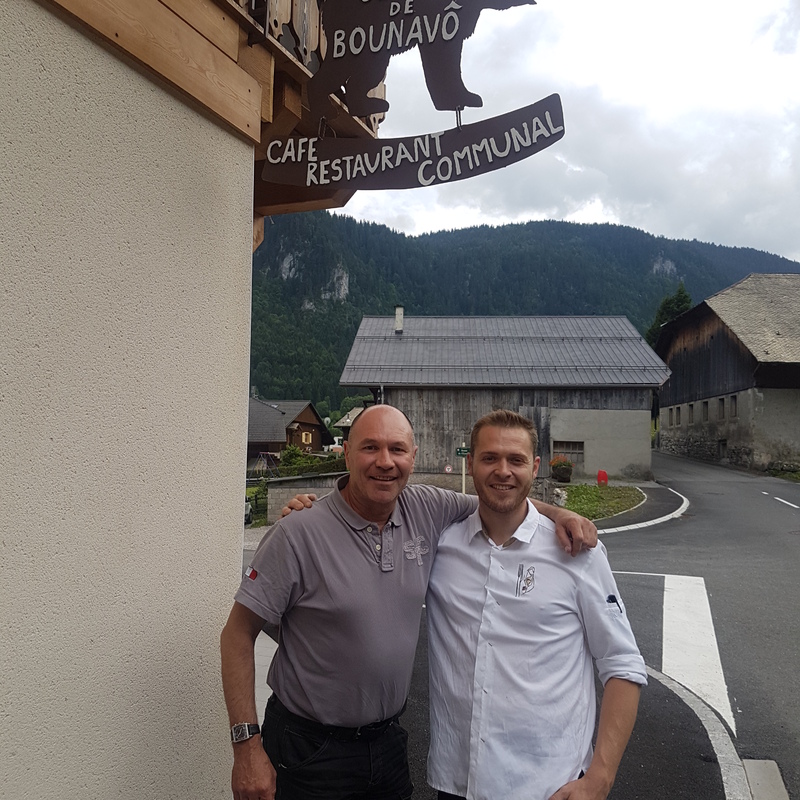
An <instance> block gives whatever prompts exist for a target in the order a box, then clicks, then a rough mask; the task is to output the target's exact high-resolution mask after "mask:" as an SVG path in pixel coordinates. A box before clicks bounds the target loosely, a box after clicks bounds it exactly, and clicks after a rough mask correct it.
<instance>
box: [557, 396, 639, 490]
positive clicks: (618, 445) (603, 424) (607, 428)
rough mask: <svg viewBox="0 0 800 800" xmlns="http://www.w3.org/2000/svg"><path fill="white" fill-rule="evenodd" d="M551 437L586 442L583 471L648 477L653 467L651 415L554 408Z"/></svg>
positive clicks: (587, 473)
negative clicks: (602, 471) (600, 471)
mask: <svg viewBox="0 0 800 800" xmlns="http://www.w3.org/2000/svg"><path fill="white" fill-rule="evenodd" d="M550 436H551V437H552V438H553V439H554V440H557V441H570V442H583V443H584V461H583V470H584V472H585V473H586V475H595V474H596V473H597V471H598V470H601V469H603V470H605V471H606V472H607V473H608V474H609V475H615V476H626V477H637V478H641V477H647V476H648V475H649V473H650V467H651V463H652V462H651V450H650V412H649V411H619V410H594V411H592V410H589V409H580V410H578V409H563V408H561V409H554V410H553V411H552V412H551V417H550Z"/></svg>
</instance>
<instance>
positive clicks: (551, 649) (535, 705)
mask: <svg viewBox="0 0 800 800" xmlns="http://www.w3.org/2000/svg"><path fill="white" fill-rule="evenodd" d="M536 439H537V434H536V430H535V428H534V427H533V425H532V424H531V422H530V421H529V420H527V419H526V418H525V417H522V416H520V415H519V414H516V413H514V412H512V411H495V412H492V413H491V414H487V415H486V416H484V417H482V418H481V419H480V420H478V422H477V423H476V424H475V427H474V428H473V431H472V441H471V453H470V456H469V457H468V462H467V463H468V465H469V470H470V474H471V475H472V478H473V481H474V483H475V489H476V491H477V494H478V498H479V505H478V510H477V511H476V512H475V513H473V514H472V515H471V516H470V517H468V518H467V519H466V520H464V521H462V522H456V523H454V524H453V525H451V526H450V527H449V528H447V530H445V531H444V532H443V533H442V536H441V538H440V540H439V549H438V551H437V557H436V561H435V563H434V566H433V570H432V572H431V578H430V584H429V588H428V597H427V608H428V631H429V637H428V645H429V664H430V667H429V668H430V702H431V705H430V715H431V746H430V751H429V755H428V782H429V783H430V784H431V786H433V787H434V788H435V789H438V790H439V798H440V800H458V799H459V798H468V800H497V798H503V800H548V798H550V800H567V799H568V798H569V800H604V799H605V798H606V796H607V795H608V792H609V790H610V789H611V786H612V784H613V782H614V778H615V776H616V772H617V768H618V766H619V762H620V759H621V758H622V754H623V751H624V749H625V747H626V745H627V742H628V738H629V737H630V733H631V730H632V728H633V724H634V721H635V719H636V712H637V707H638V702H639V691H640V686H641V685H644V684H646V682H647V677H646V671H645V665H644V661H643V660H642V657H641V655H640V654H639V650H638V648H637V646H636V642H635V640H634V637H633V633H632V631H631V628H630V625H629V623H628V620H627V617H626V614H625V607H624V606H623V604H622V601H621V600H620V596H619V591H618V590H617V587H616V585H615V582H614V578H613V576H612V574H611V568H610V567H609V565H608V559H607V557H606V551H605V548H604V547H603V545H602V544H600V545H598V547H597V548H596V549H595V550H593V551H591V552H589V553H587V554H585V555H584V556H582V557H581V558H579V559H574V560H573V559H570V558H569V556H568V555H566V554H565V553H564V551H563V550H562V549H561V548H560V547H558V546H557V545H556V543H555V537H554V536H553V525H552V523H551V522H550V520H548V519H546V518H544V517H541V516H540V515H539V514H538V512H537V511H536V509H535V508H534V506H533V504H532V503H531V502H530V501H529V500H528V493H529V491H530V488H531V485H532V483H533V479H534V478H535V477H536V473H537V470H538V467H539V458H538V457H537V456H536V455H535V453H536V444H537V441H536ZM593 659H594V660H595V661H596V663H597V668H598V672H599V676H600V679H601V680H602V682H603V683H604V684H605V690H604V693H603V700H602V706H601V710H600V725H599V730H598V736H597V748H596V750H595V751H594V753H593V752H592V734H593V731H594V722H595V691H594V673H593V668H592V660H593Z"/></svg>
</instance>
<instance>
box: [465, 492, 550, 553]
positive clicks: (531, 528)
mask: <svg viewBox="0 0 800 800" xmlns="http://www.w3.org/2000/svg"><path fill="white" fill-rule="evenodd" d="M527 502H528V513H527V514H526V515H525V519H524V520H522V522H521V523H520V526H519V527H518V528H517V529H516V530H515V531H514V535H513V536H512V537H511V538H510V539H509V540H508V541H509V542H512V541H514V540H515V539H516V541H518V542H525V543H526V544H530V542H531V541H532V540H533V537H534V536H535V535H536V531H537V529H538V528H539V521H540V516H539V512H538V511H537V510H536V506H534V505H533V503H531V501H530V500H528V501H527ZM480 511H481V509H480V506H478V508H477V509H476V510H475V511H474V512H473V513H472V514H471V515H470V516H469V517H468V518H467V519H466V524H467V539H469V540H471V539H473V538H474V537H475V536H476V535H477V534H479V533H480V534H483V535H484V536H485V535H486V534H484V532H483V525H482V524H481V514H480ZM487 538H488V537H487ZM506 544H508V543H506Z"/></svg>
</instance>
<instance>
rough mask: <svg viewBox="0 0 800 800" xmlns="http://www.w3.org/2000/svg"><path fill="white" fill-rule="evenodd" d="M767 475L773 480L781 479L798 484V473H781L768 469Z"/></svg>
mask: <svg viewBox="0 0 800 800" xmlns="http://www.w3.org/2000/svg"><path fill="white" fill-rule="evenodd" d="M767 475H772V477H773V478H783V479H784V480H785V481H794V482H795V483H800V472H781V471H780V470H777V469H768V470H767Z"/></svg>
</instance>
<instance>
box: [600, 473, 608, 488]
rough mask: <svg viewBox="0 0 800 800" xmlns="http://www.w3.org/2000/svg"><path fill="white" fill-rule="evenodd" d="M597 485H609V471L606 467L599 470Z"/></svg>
mask: <svg viewBox="0 0 800 800" xmlns="http://www.w3.org/2000/svg"><path fill="white" fill-rule="evenodd" d="M597 485H598V486H608V473H607V472H606V471H605V470H604V469H599V470H597Z"/></svg>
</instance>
